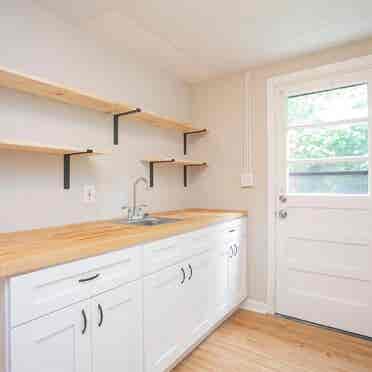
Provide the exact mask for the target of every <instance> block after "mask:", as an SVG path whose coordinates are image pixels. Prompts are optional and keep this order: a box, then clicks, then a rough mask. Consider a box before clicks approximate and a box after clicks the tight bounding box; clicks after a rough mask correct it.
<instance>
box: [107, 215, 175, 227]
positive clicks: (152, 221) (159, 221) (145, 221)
mask: <svg viewBox="0 0 372 372" xmlns="http://www.w3.org/2000/svg"><path fill="white" fill-rule="evenodd" d="M178 221H181V220H180V219H179V218H168V217H150V216H147V217H144V218H141V219H139V220H128V219H127V218H122V219H118V220H113V222H114V223H118V224H122V225H142V226H156V225H164V224H167V223H175V222H178Z"/></svg>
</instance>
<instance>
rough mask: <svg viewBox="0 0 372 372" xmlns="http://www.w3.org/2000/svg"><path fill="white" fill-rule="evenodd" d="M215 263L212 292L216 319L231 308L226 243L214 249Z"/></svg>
mask: <svg viewBox="0 0 372 372" xmlns="http://www.w3.org/2000/svg"><path fill="white" fill-rule="evenodd" d="M213 260H214V264H213V266H212V278H213V283H212V287H211V294H212V299H213V305H212V308H213V309H214V319H215V321H218V320H220V319H221V318H223V317H224V316H225V315H226V314H227V313H228V311H229V310H230V309H229V305H230V304H229V301H230V298H229V292H228V277H229V275H228V267H229V258H228V247H227V246H226V244H223V243H219V246H218V247H217V248H216V249H215V250H214V251H213Z"/></svg>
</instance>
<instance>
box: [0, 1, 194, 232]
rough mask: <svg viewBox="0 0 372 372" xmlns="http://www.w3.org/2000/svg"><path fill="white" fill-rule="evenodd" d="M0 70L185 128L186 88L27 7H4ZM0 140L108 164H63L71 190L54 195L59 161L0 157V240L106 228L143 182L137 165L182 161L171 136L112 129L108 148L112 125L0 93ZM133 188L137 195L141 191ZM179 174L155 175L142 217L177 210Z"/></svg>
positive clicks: (144, 195)
mask: <svg viewBox="0 0 372 372" xmlns="http://www.w3.org/2000/svg"><path fill="white" fill-rule="evenodd" d="M0 34H1V35H2V36H1V38H0V50H1V65H3V66H4V67H6V68H10V69H15V70H18V71H20V72H23V73H26V74H31V75H36V76H40V77H42V78H45V79H48V80H50V81H53V82H56V83H61V84H63V85H66V86H69V87H71V88H77V89H81V90H83V91H87V92H89V93H91V94H94V95H97V96H99V97H104V98H107V99H112V100H115V101H123V102H128V103H132V104H134V105H137V106H140V107H142V108H145V109H146V110H150V111H154V112H157V113H159V114H165V115H167V116H171V117H172V116H173V117H175V118H178V119H180V120H188V119H189V116H190V92H189V87H188V86H187V85H186V84H184V83H182V82H180V81H178V80H176V79H174V78H173V77H172V76H170V75H169V74H167V73H165V72H162V71H159V70H157V69H155V68H153V67H152V66H146V65H145V64H144V63H143V62H142V61H141V60H138V59H136V58H135V57H134V56H132V55H131V53H130V52H129V51H123V50H121V48H116V49H115V48H113V47H112V46H106V45H103V44H99V43H98V42H96V41H95V40H92V39H90V38H89V35H86V34H84V33H83V32H82V31H80V30H79V29H76V28H74V27H73V26H71V25H68V24H65V23H63V22H61V21H59V20H58V19H56V18H55V17H54V16H53V15H51V14H49V13H48V12H46V11H44V10H42V9H40V8H38V7H37V6H36V5H35V4H32V3H31V1H27V0H23V1H21V0H3V1H2V2H1V12H0ZM0 122H1V125H0V138H6V139H18V140H22V139H25V140H29V141H30V140H31V141H36V142H40V143H46V144H55V145H71V146H77V147H80V146H84V147H85V146H95V147H97V148H103V149H109V150H112V151H113V153H112V155H108V156H102V157H99V158H98V157H93V158H91V159H86V158H84V159H77V158H73V159H72V163H71V166H72V173H71V189H70V190H63V167H62V165H63V163H62V157H59V156H46V155H44V154H30V153H20V152H6V151H0V169H1V172H0V185H1V186H0V199H1V208H0V231H14V230H18V229H30V228H35V227H45V226H50V225H59V224H65V223H72V222H80V221H84V220H95V219H102V218H110V217H114V216H117V215H119V214H120V207H121V206H122V205H123V204H126V203H127V202H128V199H129V198H130V197H131V189H129V188H130V185H131V183H132V181H133V179H135V178H136V177H138V176H140V175H144V174H146V175H147V173H148V170H147V168H146V167H145V166H144V165H143V164H141V163H140V162H139V159H141V158H144V157H148V156H151V155H152V156H154V155H155V156H158V155H165V156H166V155H170V154H171V155H178V154H181V153H182V137H181V134H180V133H178V132H172V131H165V130H161V129H157V128H153V127H151V126H148V125H146V124H138V123H136V122H134V123H133V122H131V120H130V119H123V120H121V123H122V124H121V125H120V145H119V146H116V147H114V146H113V145H112V117H111V116H110V115H105V114H100V113H96V112H93V111H89V110H84V109H81V108H78V107H73V106H69V105H64V104H59V103H56V102H53V101H48V100H46V99H43V98H38V97H33V96H30V95H27V94H20V93H17V92H15V91H13V90H8V89H3V88H0ZM84 184H95V185H96V187H97V203H96V204H84V203H83V202H82V190H83V185H84ZM141 188H142V187H141ZM189 192H190V191H189V189H188V190H185V189H184V187H183V180H182V169H175V168H171V169H165V168H162V169H161V170H159V171H158V170H156V172H155V187H154V189H153V190H151V191H149V192H145V191H142V190H141V191H140V192H139V201H140V202H147V203H148V204H150V205H151V210H160V209H161V210H164V209H173V208H181V207H184V206H185V205H186V199H185V197H186V196H187V195H188V193H189Z"/></svg>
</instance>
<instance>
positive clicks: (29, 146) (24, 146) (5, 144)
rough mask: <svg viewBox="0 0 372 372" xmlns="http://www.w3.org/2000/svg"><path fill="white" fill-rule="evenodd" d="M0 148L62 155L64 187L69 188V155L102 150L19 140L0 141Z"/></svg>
mask: <svg viewBox="0 0 372 372" xmlns="http://www.w3.org/2000/svg"><path fill="white" fill-rule="evenodd" d="M0 150H9V151H21V152H36V153H43V154H47V155H62V156H63V167H64V173H63V174H64V180H63V183H64V188H65V189H69V188H70V161H71V156H94V155H103V154H104V153H103V152H98V151H95V150H93V149H91V148H88V149H81V148H80V149H78V148H72V147H67V146H54V145H42V144H39V143H33V142H20V141H9V140H1V141H0Z"/></svg>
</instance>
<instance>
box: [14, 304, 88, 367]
mask: <svg viewBox="0 0 372 372" xmlns="http://www.w3.org/2000/svg"><path fill="white" fill-rule="evenodd" d="M90 333H91V328H90V303H89V302H87V301H85V302H81V303H79V304H76V305H72V306H70V307H68V308H66V309H63V310H59V311H57V312H55V313H53V314H50V315H47V316H44V317H42V318H40V319H36V320H34V321H32V322H30V323H27V324H25V325H21V326H19V327H17V328H15V329H13V330H12V334H11V353H12V355H11V371H12V372H90V371H91V364H90V363H91V353H90V339H91V334H90Z"/></svg>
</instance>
